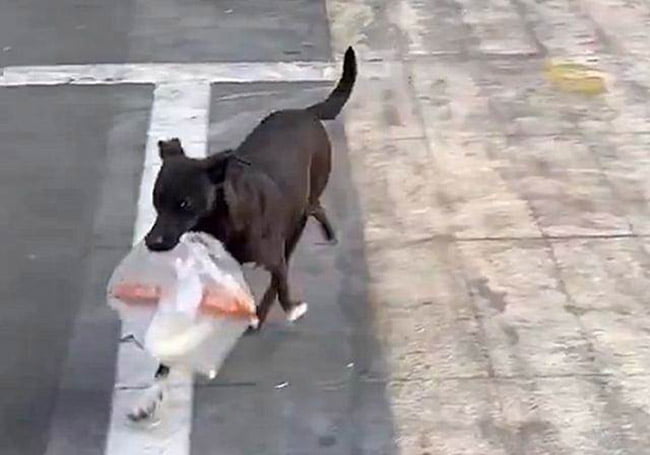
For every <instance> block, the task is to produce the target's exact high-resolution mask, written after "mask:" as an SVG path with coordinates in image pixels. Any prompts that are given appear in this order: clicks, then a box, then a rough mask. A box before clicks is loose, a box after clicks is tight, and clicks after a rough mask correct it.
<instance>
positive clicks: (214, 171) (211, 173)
mask: <svg viewBox="0 0 650 455" xmlns="http://www.w3.org/2000/svg"><path fill="white" fill-rule="evenodd" d="M232 154H233V151H232V150H224V151H223V152H220V153H215V154H214V155H210V156H209V157H207V158H206V159H205V161H204V162H203V163H204V166H205V171H206V173H207V174H208V178H209V179H210V181H211V182H212V183H214V184H215V185H219V184H221V183H223V181H224V179H225V178H226V167H227V166H228V162H229V161H230V159H231V158H232Z"/></svg>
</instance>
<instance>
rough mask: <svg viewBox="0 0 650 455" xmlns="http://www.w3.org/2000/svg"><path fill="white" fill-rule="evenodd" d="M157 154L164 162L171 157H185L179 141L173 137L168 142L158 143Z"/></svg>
mask: <svg viewBox="0 0 650 455" xmlns="http://www.w3.org/2000/svg"><path fill="white" fill-rule="evenodd" d="M158 154H159V155H160V158H161V159H162V160H166V159H167V158H170V157H172V156H180V155H185V150H183V146H182V145H181V141H180V139H178V138H177V137H175V138H173V139H170V140H168V141H162V140H161V141H158Z"/></svg>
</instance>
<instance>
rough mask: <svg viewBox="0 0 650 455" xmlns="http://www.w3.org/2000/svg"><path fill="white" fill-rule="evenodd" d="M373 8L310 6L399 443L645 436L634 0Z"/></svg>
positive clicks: (574, 441)
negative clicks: (366, 59) (333, 82)
mask: <svg viewBox="0 0 650 455" xmlns="http://www.w3.org/2000/svg"><path fill="white" fill-rule="evenodd" d="M380 3H381V4H380V5H378V3H377V2H373V1H367V0H357V1H353V2H349V1H342V0H332V1H331V2H329V5H330V7H329V11H330V18H331V21H332V24H333V41H334V43H335V48H336V49H338V50H339V51H340V50H341V49H342V48H343V47H344V46H346V45H347V42H348V41H350V40H354V41H355V42H356V45H357V48H358V49H362V50H363V51H364V52H365V53H366V55H370V56H372V58H373V62H371V63H367V64H366V65H365V67H364V68H363V69H365V71H363V70H362V72H361V78H362V83H361V84H359V85H358V90H357V92H356V93H355V97H354V98H353V100H352V103H351V105H350V106H349V107H348V110H347V111H346V114H347V115H346V130H347V133H348V141H349V148H350V156H351V168H352V173H353V175H354V177H355V181H356V182H357V184H358V186H359V188H361V189H362V191H361V192H360V195H361V196H360V198H361V201H362V202H361V206H362V211H363V213H364V220H365V230H364V232H365V236H366V240H367V243H368V245H367V257H368V264H369V265H368V267H369V272H370V285H369V295H370V296H371V305H372V306H373V308H375V309H376V318H377V324H378V334H379V336H380V338H381V339H382V344H383V347H384V349H385V352H386V358H387V362H388V364H389V371H390V373H389V374H390V381H389V391H390V392H389V396H390V400H391V404H392V411H393V415H394V417H395V427H396V434H397V441H398V445H399V447H400V449H401V451H402V453H405V454H412V453H413V454H416V453H421V454H425V453H426V454H433V453H436V454H449V455H452V454H453V455H456V454H468V455H469V454H476V455H487V454H490V455H491V454H508V455H514V454H517V455H519V454H590V455H592V454H593V455H595V454H599V455H600V454H603V455H604V454H611V453H619V454H634V455H642V454H645V453H648V452H649V451H650V440H649V439H648V437H647V431H646V430H645V428H647V425H648V423H650V407H649V406H648V400H647V398H646V397H647V396H648V385H647V384H648V382H647V381H648V378H650V364H649V363H648V358H649V357H648V353H649V352H650V351H649V346H650V343H648V339H647V334H648V327H647V326H648V325H649V324H650V317H649V316H650V314H649V311H648V292H647V291H648V289H647V288H648V286H650V262H649V261H650V256H649V255H648V241H647V239H646V238H645V235H647V230H648V226H649V224H648V220H649V219H650V218H649V215H650V212H649V211H648V202H649V200H648V184H647V182H648V181H650V173H649V172H648V169H647V165H648V156H650V155H648V148H647V143H648V139H647V135H648V127H649V125H650V123H649V121H648V119H649V117H648V113H649V112H650V111H649V110H648V107H647V100H648V93H649V92H648V90H650V73H649V72H648V69H647V68H648V64H650V41H648V40H647V24H648V19H649V18H650V5H649V4H648V3H647V2H619V1H603V0H581V1H572V0H559V1H552V2H537V1H533V0H531V1H528V0H523V1H517V2H511V1H505V0H489V1H474V0H453V1H442V2H441V1H434V0H424V1H419V0H401V1H397V2H390V3H388V2H380ZM359 18H363V20H362V21H361V20H359ZM360 22H362V23H363V26H358V24H359V23H360ZM355 26H356V27H355ZM385 30H390V35H389V37H387V35H388V34H386V33H385V32H384V31H385ZM644 36H645V37H646V38H644ZM548 58H555V59H560V60H569V61H577V62H582V63H584V62H587V63H589V64H591V65H594V66H595V67H597V68H598V69H599V70H600V71H602V72H604V74H605V75H606V77H607V87H608V91H607V92H606V93H604V94H602V95H599V96H591V97H590V96H584V95H577V94H570V93H565V92H561V91H559V90H558V89H557V88H556V87H554V86H552V85H551V84H550V83H549V81H548V80H546V78H545V76H544V68H545V63H546V61H547V59H548Z"/></svg>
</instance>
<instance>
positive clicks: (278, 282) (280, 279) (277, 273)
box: [271, 261, 307, 322]
mask: <svg viewBox="0 0 650 455" xmlns="http://www.w3.org/2000/svg"><path fill="white" fill-rule="evenodd" d="M288 275H289V274H288V267H287V263H286V261H282V264H281V265H280V266H279V267H276V268H274V269H273V270H272V271H271V285H272V286H275V288H276V289H277V293H278V299H279V300H280V305H281V306H282V309H283V310H284V312H285V314H286V315H287V320H288V321H289V322H294V321H297V320H298V319H300V318H301V317H303V316H304V315H305V313H307V303H305V302H301V301H297V300H293V299H291V293H290V291H289V276H288Z"/></svg>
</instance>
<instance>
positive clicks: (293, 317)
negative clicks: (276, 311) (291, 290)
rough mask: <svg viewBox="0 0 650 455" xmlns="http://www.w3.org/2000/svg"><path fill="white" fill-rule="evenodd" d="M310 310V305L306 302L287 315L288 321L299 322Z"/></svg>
mask: <svg viewBox="0 0 650 455" xmlns="http://www.w3.org/2000/svg"><path fill="white" fill-rule="evenodd" d="M308 309H309V305H307V303H305V302H301V303H299V304H298V305H296V306H295V307H293V308H292V309H291V310H290V311H289V312H288V313H287V321H289V322H295V321H297V320H298V319H300V318H302V317H303V316H304V315H305V314H306V313H307V310H308Z"/></svg>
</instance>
